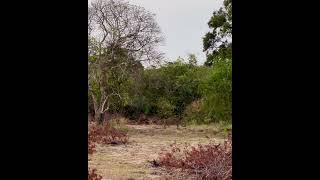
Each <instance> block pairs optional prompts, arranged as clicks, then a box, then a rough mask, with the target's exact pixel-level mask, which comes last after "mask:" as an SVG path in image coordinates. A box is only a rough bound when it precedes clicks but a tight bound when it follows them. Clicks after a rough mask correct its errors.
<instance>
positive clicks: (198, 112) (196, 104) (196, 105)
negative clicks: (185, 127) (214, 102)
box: [184, 99, 210, 124]
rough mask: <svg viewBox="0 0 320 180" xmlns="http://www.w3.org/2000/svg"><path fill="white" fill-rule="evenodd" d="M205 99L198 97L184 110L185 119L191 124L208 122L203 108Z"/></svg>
mask: <svg viewBox="0 0 320 180" xmlns="http://www.w3.org/2000/svg"><path fill="white" fill-rule="evenodd" d="M202 106H203V99H198V100H195V101H193V102H192V103H190V104H189V105H188V106H187V107H186V109H185V111H184V119H185V120H186V121H187V122H188V123H189V124H202V123H208V122H209V121H210V120H207V117H206V113H205V112H204V111H203V109H202Z"/></svg>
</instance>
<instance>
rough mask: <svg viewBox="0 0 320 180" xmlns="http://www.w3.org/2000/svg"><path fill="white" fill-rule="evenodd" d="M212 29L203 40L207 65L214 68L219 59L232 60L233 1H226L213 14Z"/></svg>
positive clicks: (210, 22)
mask: <svg viewBox="0 0 320 180" xmlns="http://www.w3.org/2000/svg"><path fill="white" fill-rule="evenodd" d="M208 26H209V28H210V29H211V31H210V32H208V33H207V34H206V35H205V36H204V38H203V51H205V52H206V53H207V61H206V62H205V65H207V66H212V65H213V64H214V62H215V61H217V60H219V58H223V59H224V58H228V59H231V58H232V0H224V2H223V7H221V8H220V9H219V10H218V11H214V12H213V16H212V17H211V19H210V20H209V22H208Z"/></svg>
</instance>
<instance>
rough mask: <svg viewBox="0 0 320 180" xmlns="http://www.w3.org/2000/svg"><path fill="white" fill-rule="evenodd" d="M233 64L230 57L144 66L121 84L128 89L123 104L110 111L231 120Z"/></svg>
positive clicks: (191, 119)
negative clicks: (210, 64) (199, 63)
mask: <svg viewBox="0 0 320 180" xmlns="http://www.w3.org/2000/svg"><path fill="white" fill-rule="evenodd" d="M231 64H232V62H231V60H229V59H223V60H221V61H218V62H217V63H216V64H215V65H214V66H213V67H207V66H197V65H195V64H193V63H187V62H185V61H184V60H183V59H179V60H177V61H176V62H173V63H167V64H164V65H162V66H160V67H158V68H148V69H144V70H143V69H142V70H141V72H140V73H137V74H135V76H134V77H132V78H128V79H127V80H126V81H122V83H119V87H121V88H122V89H125V90H126V91H122V94H121V95H122V99H121V103H119V101H117V103H113V106H112V107H111V108H110V111H111V112H112V111H113V112H121V113H122V114H124V115H125V116H126V117H128V118H130V119H138V117H139V116H140V115H141V114H145V115H147V116H158V117H160V118H169V117H177V118H183V119H185V120H186V121H187V122H189V123H197V124H201V123H210V122H221V121H222V122H231V115H232V113H231V112H232V111H231V105H232V104H231V102H232V100H231V98H232V96H231V94H232V87H231V86H232V84H231V82H232V74H231V73H232V69H231ZM124 87H125V88H124ZM89 103H90V101H89Z"/></svg>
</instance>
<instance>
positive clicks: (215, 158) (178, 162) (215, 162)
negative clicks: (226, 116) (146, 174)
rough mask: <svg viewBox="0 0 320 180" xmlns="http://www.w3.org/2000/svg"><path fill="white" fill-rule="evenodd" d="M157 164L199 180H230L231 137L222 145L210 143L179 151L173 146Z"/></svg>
mask: <svg viewBox="0 0 320 180" xmlns="http://www.w3.org/2000/svg"><path fill="white" fill-rule="evenodd" d="M157 163H158V164H159V165H160V166H163V167H166V168H168V169H170V170H171V169H172V168H179V169H181V170H182V171H184V172H187V173H190V174H194V175H196V176H197V177H198V178H199V179H215V180H232V139H231V135H230V136H229V138H228V139H227V140H226V141H225V143H224V144H223V145H220V144H219V145H215V144H213V143H210V144H208V145H198V146H197V147H193V146H192V147H191V149H190V148H188V147H187V146H186V147H185V148H184V150H181V149H180V148H178V147H177V146H176V145H175V144H173V145H171V148H170V150H169V151H165V152H164V153H161V154H160V158H159V160H158V162H157Z"/></svg>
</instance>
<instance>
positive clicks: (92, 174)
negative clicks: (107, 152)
mask: <svg viewBox="0 0 320 180" xmlns="http://www.w3.org/2000/svg"><path fill="white" fill-rule="evenodd" d="M101 179H102V176H100V175H98V174H97V169H95V168H93V169H90V168H88V180H101Z"/></svg>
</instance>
